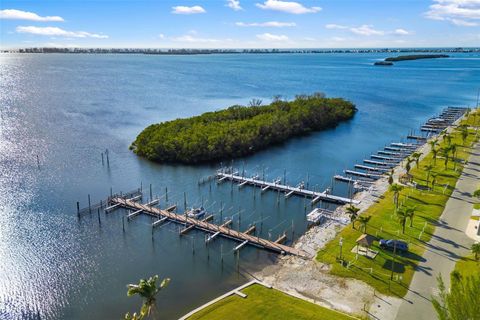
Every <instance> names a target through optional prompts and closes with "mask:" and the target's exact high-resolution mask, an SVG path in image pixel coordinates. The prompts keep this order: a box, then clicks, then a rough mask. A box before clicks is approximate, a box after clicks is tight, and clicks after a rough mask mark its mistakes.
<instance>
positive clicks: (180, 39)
mask: <svg viewBox="0 0 480 320" xmlns="http://www.w3.org/2000/svg"><path fill="white" fill-rule="evenodd" d="M172 40H173V41H175V42H187V43H218V42H221V41H222V40H219V39H209V38H198V37H194V36H192V35H190V34H186V35H183V36H180V37H175V38H172ZM223 41H229V40H228V39H226V40H223Z"/></svg>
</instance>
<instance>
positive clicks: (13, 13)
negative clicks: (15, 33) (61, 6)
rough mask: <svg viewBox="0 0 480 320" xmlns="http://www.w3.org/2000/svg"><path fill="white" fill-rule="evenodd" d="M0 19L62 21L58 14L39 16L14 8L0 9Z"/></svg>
mask: <svg viewBox="0 0 480 320" xmlns="http://www.w3.org/2000/svg"><path fill="white" fill-rule="evenodd" d="M0 19H11V20H30V21H42V22H44V21H56V22H62V21H64V20H63V18H62V17H59V16H45V17H41V16H39V15H38V14H36V13H33V12H28V11H21V10H16V9H5V10H0Z"/></svg>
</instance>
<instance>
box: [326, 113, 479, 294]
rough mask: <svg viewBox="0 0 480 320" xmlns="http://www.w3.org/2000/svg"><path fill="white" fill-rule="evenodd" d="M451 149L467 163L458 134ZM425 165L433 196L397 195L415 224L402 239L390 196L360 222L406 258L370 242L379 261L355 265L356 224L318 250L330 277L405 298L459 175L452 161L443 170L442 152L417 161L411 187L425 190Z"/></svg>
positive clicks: (419, 192)
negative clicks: (397, 242) (400, 245)
mask: <svg viewBox="0 0 480 320" xmlns="http://www.w3.org/2000/svg"><path fill="white" fill-rule="evenodd" d="M477 113H478V112H477ZM473 118H474V116H473V115H470V116H469V118H468V120H467V121H468V123H469V124H470V125H472V121H473V120H472V119H473ZM479 119H480V116H477V117H476V121H477V124H478V120H479ZM474 140H475V135H474V131H473V130H470V134H469V136H468V138H467V141H466V143H465V145H466V146H471V145H472V142H473V141H474ZM452 143H456V144H457V145H459V146H460V147H457V159H458V160H460V159H461V160H466V159H467V158H468V156H469V153H468V151H469V148H468V147H466V148H464V147H462V146H461V145H462V144H463V141H462V138H461V135H460V133H459V131H458V130H456V131H455V132H454V133H452ZM445 144H446V142H445V141H442V142H441V143H440V147H442V146H444V145H445ZM437 148H438V147H437ZM428 164H432V165H434V169H433V170H432V173H435V174H437V179H436V185H435V187H434V188H433V191H427V190H423V191H422V190H418V189H413V188H407V187H405V188H404V189H403V190H402V192H401V193H400V198H399V199H400V204H401V206H403V207H415V208H416V210H415V216H414V218H413V224H412V226H410V220H408V221H407V224H406V229H405V234H403V233H402V226H401V225H400V223H399V222H398V217H397V216H396V214H395V212H394V204H393V193H392V192H391V191H388V192H386V193H385V194H384V197H383V199H380V200H379V202H378V203H376V204H374V205H372V206H371V207H370V208H369V209H367V210H366V212H364V213H362V216H371V217H372V218H371V220H370V222H369V223H368V226H367V232H368V233H369V234H371V235H374V236H377V237H378V238H386V239H392V238H395V239H403V240H405V241H407V242H408V243H409V244H410V250H409V253H408V254H402V255H397V256H396V257H394V256H393V253H392V252H391V251H384V250H381V249H380V248H379V247H378V242H374V245H373V247H372V249H374V250H377V251H379V254H378V255H377V257H376V258H375V259H374V260H371V259H369V258H366V257H364V256H359V257H358V260H356V257H355V256H356V255H355V253H352V252H350V251H351V249H352V248H353V247H354V246H355V244H356V243H355V240H356V239H357V238H358V237H359V236H360V235H361V234H362V232H360V231H359V230H358V229H359V228H360V224H359V223H358V222H357V223H356V229H353V228H352V227H351V226H348V227H346V228H345V229H343V230H342V231H341V232H340V233H339V234H338V235H337V236H336V238H335V239H333V240H332V241H331V242H329V243H328V244H327V245H326V246H325V248H324V249H322V250H320V251H319V252H318V254H317V260H318V261H321V262H325V263H328V264H330V265H331V271H330V272H331V273H332V274H335V275H338V276H342V277H350V278H356V279H359V280H362V281H364V282H366V283H368V284H369V285H371V286H372V287H374V288H375V289H376V290H377V291H379V292H381V293H384V294H388V295H397V296H400V297H403V296H404V295H405V294H406V293H407V290H408V286H409V284H410V281H411V280H412V277H413V274H414V272H415V269H416V266H417V265H418V263H419V261H421V260H422V259H423V258H422V255H423V253H424V251H425V243H426V242H428V241H429V240H430V238H431V236H432V234H433V232H434V229H435V223H436V221H437V219H438V218H439V216H440V215H441V214H442V211H443V208H444V206H445V203H446V202H447V200H448V198H449V196H450V194H451V193H452V191H453V189H454V186H455V184H456V181H457V179H458V177H459V176H460V172H461V170H462V169H463V168H462V164H461V163H458V162H457V164H456V170H454V163H453V161H449V163H448V166H447V168H445V166H444V159H443V158H440V152H439V154H438V156H437V160H436V163H435V164H434V162H433V160H432V154H431V153H430V154H428V155H427V156H426V157H425V158H424V159H423V160H422V161H420V163H419V166H418V167H415V168H413V169H412V170H411V171H410V173H411V174H412V175H413V177H414V181H415V182H417V183H418V184H419V185H426V176H427V173H426V172H425V170H424V167H425V166H426V165H428ZM430 181H431V177H430ZM447 184H448V186H447ZM445 186H446V187H445ZM340 238H342V239H343V249H342V253H343V255H342V258H343V260H344V261H345V263H344V264H343V265H342V264H341V263H340V262H339V260H338V257H339V252H340V246H339V240H340ZM348 262H350V263H351V264H350V266H349V267H348V268H347V267H346V266H345V265H346V264H347V263H348ZM392 264H393V265H394V267H393V270H394V273H393V278H394V281H390V278H391V275H392V274H391V270H392Z"/></svg>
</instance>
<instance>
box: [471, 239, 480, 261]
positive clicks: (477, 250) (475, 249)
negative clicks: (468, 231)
mask: <svg viewBox="0 0 480 320" xmlns="http://www.w3.org/2000/svg"><path fill="white" fill-rule="evenodd" d="M472 253H473V254H474V255H475V260H478V255H479V254H480V242H477V243H474V244H472Z"/></svg>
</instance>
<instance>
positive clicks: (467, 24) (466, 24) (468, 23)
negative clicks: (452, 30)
mask: <svg viewBox="0 0 480 320" xmlns="http://www.w3.org/2000/svg"><path fill="white" fill-rule="evenodd" d="M449 21H450V22H451V23H453V24H454V25H456V26H461V27H476V26H478V23H477V22H473V21H466V20H462V19H449Z"/></svg>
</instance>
